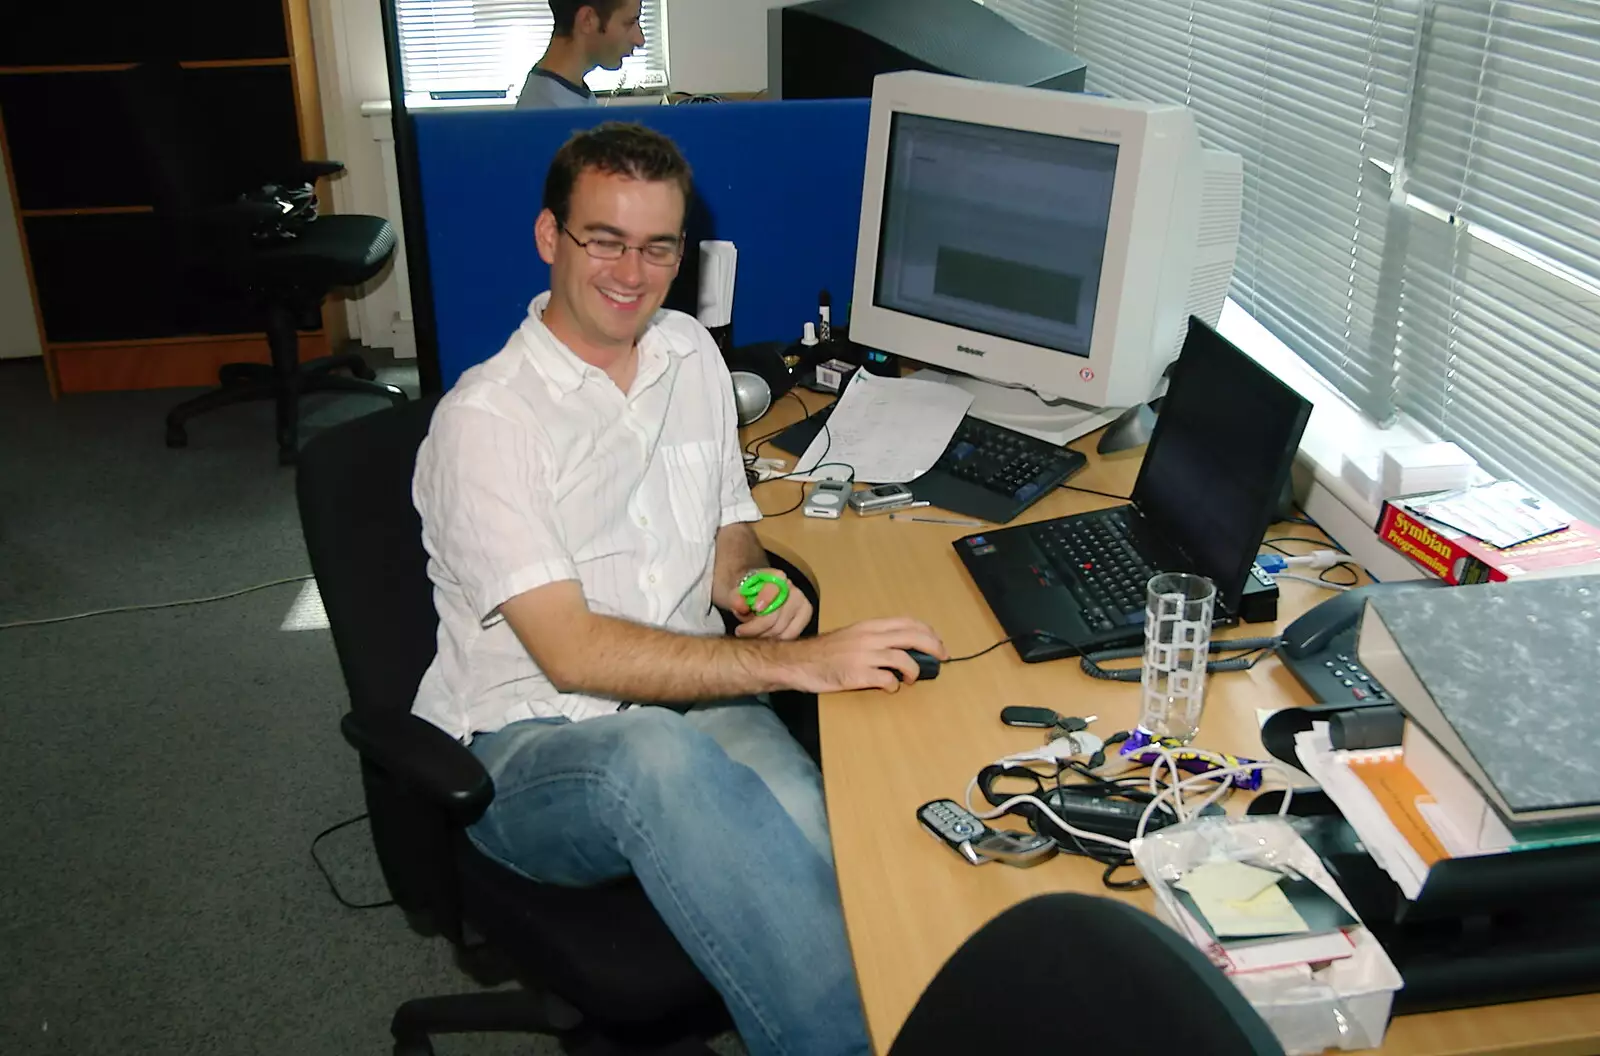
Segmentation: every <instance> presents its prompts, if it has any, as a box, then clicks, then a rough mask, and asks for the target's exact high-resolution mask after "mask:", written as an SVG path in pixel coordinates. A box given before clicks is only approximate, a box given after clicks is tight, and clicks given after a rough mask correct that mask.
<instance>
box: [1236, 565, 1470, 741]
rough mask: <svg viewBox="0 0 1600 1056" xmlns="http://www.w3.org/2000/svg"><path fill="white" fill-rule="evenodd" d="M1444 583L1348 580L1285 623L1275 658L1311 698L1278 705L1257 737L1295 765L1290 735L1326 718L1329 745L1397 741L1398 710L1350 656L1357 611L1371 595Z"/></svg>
mask: <svg viewBox="0 0 1600 1056" xmlns="http://www.w3.org/2000/svg"><path fill="white" fill-rule="evenodd" d="M1444 585H1445V584H1444V583H1442V582H1440V581H1439V580H1437V579H1409V580H1399V581H1395V582H1390V583H1373V584H1370V585H1368V586H1363V587H1352V588H1351V589H1349V590H1346V591H1341V592H1340V593H1338V594H1336V595H1334V596H1333V597H1331V598H1329V599H1328V600H1327V601H1324V602H1323V603H1322V604H1321V605H1318V606H1317V607H1316V608H1314V609H1312V610H1311V611H1309V612H1307V613H1306V614H1305V615H1304V616H1301V617H1300V618H1299V619H1298V620H1295V621H1294V622H1293V623H1291V624H1289V626H1288V627H1285V628H1284V631H1283V644H1282V645H1281V646H1280V647H1279V649H1278V658H1279V659H1280V660H1282V661H1283V666H1284V667H1287V668H1288V669H1289V672H1290V673H1291V674H1292V675H1294V677H1295V678H1296V679H1298V680H1299V682H1300V684H1301V685H1302V686H1304V687H1306V692H1307V693H1309V694H1311V699H1312V700H1314V701H1316V703H1315V704H1313V705H1312V706H1310V707H1307V708H1284V709H1283V710H1282V711H1280V712H1278V713H1277V714H1276V715H1274V716H1272V717H1271V718H1270V719H1268V720H1267V722H1266V725H1265V726H1263V727H1262V729H1261V743H1262V745H1263V746H1264V747H1265V748H1266V749H1267V751H1268V752H1269V753H1270V754H1271V755H1272V757H1273V758H1275V759H1280V760H1282V761H1284V762H1286V763H1288V764H1289V765H1291V766H1298V765H1299V759H1298V756H1297V754H1296V751H1295V743H1294V738H1295V734H1297V733H1300V732H1301V731H1303V730H1308V729H1310V728H1311V724H1312V723H1314V722H1326V723H1328V736H1329V738H1330V739H1331V741H1332V742H1333V746H1334V747H1335V748H1377V747H1380V746H1383V745H1390V744H1399V743H1400V737H1401V732H1402V731H1403V730H1404V728H1405V718H1404V715H1403V714H1402V713H1401V711H1400V709H1399V708H1398V707H1396V706H1395V700H1394V698H1393V697H1391V696H1390V695H1389V691H1388V690H1386V689H1384V688H1383V686H1382V685H1380V684H1379V683H1378V681H1377V680H1376V679H1374V678H1373V677H1372V675H1371V673H1370V672H1368V671H1367V670H1366V669H1365V668H1364V667H1363V666H1362V664H1361V658H1360V657H1358V656H1357V655H1356V636H1357V635H1358V634H1359V633H1360V630H1361V614H1362V613H1363V612H1365V611H1366V608H1367V599H1368V598H1370V597H1372V595H1374V594H1380V593H1381V594H1387V593H1391V592H1394V591H1401V590H1417V589H1430V588H1433V587H1442V586H1444Z"/></svg>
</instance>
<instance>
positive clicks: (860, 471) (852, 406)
mask: <svg viewBox="0 0 1600 1056" xmlns="http://www.w3.org/2000/svg"><path fill="white" fill-rule="evenodd" d="M971 406H972V394H971V393H969V392H967V391H965V390H964V389H959V388H957V387H956V386H954V385H945V384H942V383H940V382H936V381H917V380H916V379H913V378H884V377H879V376H878V375H876V374H871V373H868V372H867V371H865V370H858V371H856V372H855V374H853V375H851V378H850V384H849V385H847V386H846V387H845V390H844V395H843V396H840V397H839V402H838V403H836V404H835V405H834V408H833V413H832V414H831V415H830V416H829V417H828V423H827V426H826V427H825V428H823V429H822V430H820V431H819V432H818V433H817V437H816V439H815V440H813V441H811V446H810V447H808V448H806V453H805V454H803V455H801V456H800V460H799V461H798V462H797V463H796V464H795V476H796V477H797V478H798V479H801V480H815V479H818V478H826V477H836V478H839V479H843V478H844V477H845V476H846V475H848V473H849V469H853V470H854V471H855V479H856V480H858V481H861V482H863V483H867V484H904V483H906V482H907V481H909V480H913V479H915V478H917V477H920V476H921V475H922V474H924V473H926V472H927V471H928V470H930V469H932V468H933V464H934V463H935V462H937V461H938V460H939V456H940V455H942V454H944V449H945V445H946V444H948V443H949V442H950V437H952V436H953V435H955V431H956V426H958V425H960V424H961V419H962V417H963V416H964V415H965V414H966V413H967V408H968V407H971ZM819 463H821V466H820V471H818V470H819V465H818V464H819ZM846 467H849V469H847V468H846Z"/></svg>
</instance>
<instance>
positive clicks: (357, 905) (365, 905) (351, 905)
mask: <svg viewBox="0 0 1600 1056" xmlns="http://www.w3.org/2000/svg"><path fill="white" fill-rule="evenodd" d="M368 817H369V815H367V814H366V813H361V814H357V815H356V816H355V817H353V818H346V819H345V820H343V821H341V822H339V823H338V824H335V825H329V826H328V827H327V828H325V829H323V830H322V831H321V832H319V833H317V834H316V835H315V836H313V837H312V838H311V860H312V861H313V862H315V863H316V866H317V872H319V873H321V874H322V879H323V880H325V881H327V883H328V890H329V891H332V892H333V897H334V898H337V899H338V900H339V904H340V905H341V906H344V907H345V908H346V909H383V908H384V907H385V906H392V905H394V899H392V898H390V899H385V900H384V901H382V902H352V901H350V900H349V899H348V898H345V897H344V896H343V895H341V894H340V893H339V888H338V887H337V886H335V885H334V882H333V876H332V874H330V873H329V872H328V867H327V866H325V865H323V864H322V859H321V858H318V857H317V844H319V843H321V842H322V840H323V838H324V837H327V836H332V835H333V834H334V833H336V832H338V831H339V830H340V829H344V828H348V827H349V826H351V825H354V824H355V823H356V822H358V821H366V820H367V818H368Z"/></svg>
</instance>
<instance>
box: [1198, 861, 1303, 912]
mask: <svg viewBox="0 0 1600 1056" xmlns="http://www.w3.org/2000/svg"><path fill="white" fill-rule="evenodd" d="M1277 884H1278V874H1277V873H1275V872H1273V871H1272V870H1270V869H1260V868H1257V867H1256V866H1253V865H1246V864H1245V863H1243V862H1232V861H1228V862H1206V863H1205V864H1204V865H1198V866H1196V867H1195V868H1193V869H1191V870H1189V872H1187V873H1186V874H1184V876H1183V878H1182V879H1180V880H1179V881H1178V882H1177V883H1175V884H1174V885H1173V886H1174V887H1178V888H1181V889H1182V890H1184V891H1187V892H1189V894H1191V895H1193V896H1194V898H1195V900H1196V901H1199V900H1200V899H1202V898H1208V899H1214V900H1218V901H1230V902H1243V901H1248V900H1249V899H1252V898H1255V897H1256V896H1257V895H1259V894H1260V893H1261V892H1263V891H1265V890H1266V889H1267V888H1269V887H1273V888H1275V887H1276V886H1277Z"/></svg>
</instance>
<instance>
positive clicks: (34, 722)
mask: <svg viewBox="0 0 1600 1056" xmlns="http://www.w3.org/2000/svg"><path fill="white" fill-rule="evenodd" d="M375 365H379V364H375ZM381 373H382V374H384V375H385V378H384V380H389V381H394V382H395V383H396V384H401V385H402V387H407V388H410V389H411V390H412V391H413V392H414V391H415V371H414V369H408V368H407V367H405V366H395V365H393V364H390V365H389V366H388V367H387V369H384V370H383V371H381ZM185 395H187V393H185V392H181V391H170V390H169V391H163V392H140V393H106V394H93V395H81V396H72V397H67V398H64V399H62V400H61V401H59V402H52V401H51V400H50V398H49V395H48V393H47V392H46V391H45V387H44V379H43V374H42V371H41V369H40V367H39V365H38V364H37V362H23V363H0V623H4V622H7V621H12V620H20V619H30V618H38V617H45V616H54V615H60V614H66V613H71V612H77V611H81V610H86V609H94V608H101V607H106V606H112V605H121V604H132V603H140V602H150V601H164V600H172V599H179V598H185V597H191V596H196V595H202V594H211V593H218V592H221V591H224V590H228V589H234V588H237V587H243V586H248V585H250V584H252V583H257V582H262V581H265V580H269V579H275V578H278V577H282V576H289V575H295V574H300V573H304V572H306V571H307V570H308V565H307V562H306V558H305V553H304V548H303V545H302V542H301V537H300V531H299V525H298V520H297V518H296V514H295V508H294V497H293V486H294V473H293V471H292V470H287V469H280V468H279V467H278V466H277V464H276V453H275V445H274V443H273V438H272V428H271V414H272V412H271V407H270V405H268V404H255V405H250V406H244V407H238V408H230V409H225V410H222V411H217V412H214V413H213V414H211V415H208V416H206V417H204V418H201V419H197V420H196V421H195V422H194V423H193V425H192V427H191V429H190V446H189V448H188V449H187V450H181V451H169V450H167V449H166V448H165V447H164V446H163V445H162V425H161V418H162V415H163V414H164V412H165V410H166V408H167V407H169V406H170V405H171V404H173V403H175V402H177V401H178V400H179V399H182V398H183V397H184V396H185ZM381 406H383V403H382V401H376V400H369V399H367V398H364V397H350V396H337V397H335V396H317V397H313V398H311V399H309V400H308V401H307V404H306V413H305V417H306V421H307V428H306V430H305V433H306V434H307V435H309V434H312V433H314V432H316V431H317V430H318V429H320V428H326V427H328V426H329V425H330V424H332V423H333V422H336V421H339V420H342V419H344V418H348V417H351V416H354V415H357V414H362V413H367V412H368V411H370V410H373V409H376V408H377V407H381ZM298 592H299V589H298V586H286V587H275V588H271V589H268V590H264V591H259V592H256V593H253V594H248V595H245V596H243V597H240V598H236V599H233V600H230V601H223V602H216V603H212V604H208V605H199V606H191V607H185V608H174V609H166V610H162V611H158V612H144V613H134V614H126V615H111V616H100V617H94V618H90V619H84V620H78V621H74V622H71V623H62V624H56V625H52V626H47V627H32V628H22V629H12V630H0V730H3V732H0V804H3V805H0V862H3V864H0V906H3V907H4V915H3V918H0V1039H3V1040H0V1049H3V1051H4V1052H5V1053H6V1054H7V1056H33V1054H46V1053H48V1054H52V1056H54V1054H66V1053H71V1054H88V1053H96V1054H98V1053H106V1054H113V1053H115V1054H120V1056H140V1054H146V1053H149V1054H161V1056H184V1054H190V1053H193V1054H202V1053H203V1054H206V1056H215V1054H224V1053H226V1054H254V1053H263V1054H265V1053H272V1054H283V1053H296V1054H301V1056H322V1054H328V1056H333V1054H338V1056H348V1054H354V1053H375V1054H376V1053H384V1052H387V1051H388V1040H389V1039H388V1030H387V1026H388V1018H389V1015H390V1014H391V1013H392V1011H393V1009H394V1008H395V1006H396V1005H398V1004H399V1003H400V1002H401V1001H403V1000H404V999H406V998H408V997H414V996H419V995H423V994H437V993H453V992H457V991H462V990H469V989H472V986H473V984H472V983H471V982H470V981H469V979H468V978H467V977H466V976H465V975H464V974H463V973H462V972H461V971H460V970H459V969H458V968H457V967H456V966H455V964H454V962H453V959H452V954H451V951H450V949H449V946H448V944H447V943H445V942H443V941H442V940H438V939H429V938H424V937H421V936H418V935H416V934H414V933H413V932H411V931H410V930H409V929H408V928H407V926H406V924H405V922H404V920H403V918H402V917H401V915H400V914H399V913H398V911H396V910H393V909H388V910H372V911H368V912H352V911H350V910H346V909H344V908H342V907H341V906H339V905H338V904H337V903H336V902H335V901H334V900H333V898H332V897H331V896H330V895H329V894H328V892H327V890H326V889H325V887H324V886H323V881H322V879H321V877H320V876H319V875H318V874H317V872H316V871H315V869H314V867H313V866H312V863H311V861H310V859H309V858H308V857H307V846H308V844H309V842H310V840H311V837H312V836H313V835H314V834H315V833H316V832H318V831H319V830H321V829H322V828H324V827H325V826H327V825H329V824H332V823H333V822H335V821H338V820H341V819H343V818H346V817H349V816H351V815H353V814H356V813H358V812H360V810H361V809H362V805H361V795H360V789H359V784H358V781H357V777H356V770H355V765H354V758H353V755H352V753H351V752H350V751H349V750H348V749H347V748H346V747H345V746H344V744H343V742H342V741H341V740H340V738H339V736H338V732H337V721H338V716H339V714H340V713H341V711H342V710H343V707H344V700H345V698H344V689H343V684H342V682H341V680H340V677H339V672H338V668H337V664H336V661H335V658H334V654H333V648H332V644H331V642H330V641H329V639H328V636H327V632H326V631H299V632H284V631H281V630H279V627H280V624H281V623H282V620H283V617H284V615H285V613H286V612H287V611H288V609H289V607H290V605H291V603H292V602H293V601H294V600H295V598H296V596H297V594H298ZM323 849H324V854H325V860H327V861H328V863H329V865H330V868H331V869H332V871H333V873H334V875H335V877H336V878H337V880H338V882H339V883H340V885H341V887H342V889H343V890H344V891H345V893H346V895H347V896H348V897H350V898H352V899H356V900H367V899H376V898H381V897H384V894H385V893H384V891H383V888H382V881H381V878H380V877H379V875H378V872H377V867H376V864H375V862H374V860H373V858H372V854H371V850H370V845H369V844H368V842H367V834H366V831H365V829H364V827H362V826H355V827H352V828H350V829H346V830H344V831H343V832H341V833H338V834H336V835H335V836H333V837H331V838H330V839H329V840H327V841H325V842H324V845H323ZM437 1049H438V1052H439V1054H440V1056H456V1054H462V1056H465V1054H467V1053H472V1054H476V1056H499V1054H509V1053H519V1054H524V1056H526V1054H531V1053H553V1052H555V1051H556V1050H555V1047H554V1045H553V1044H552V1043H550V1042H548V1041H545V1040H542V1039H534V1038H527V1037H521V1036H511V1035H502V1036H494V1035H472V1036H463V1037H459V1038H448V1039H443V1040H441V1041H440V1042H439V1043H438V1045H437Z"/></svg>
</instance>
